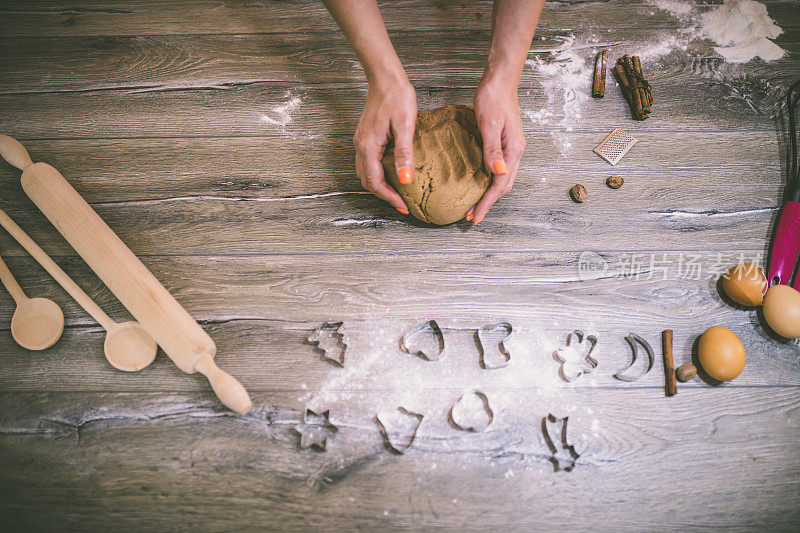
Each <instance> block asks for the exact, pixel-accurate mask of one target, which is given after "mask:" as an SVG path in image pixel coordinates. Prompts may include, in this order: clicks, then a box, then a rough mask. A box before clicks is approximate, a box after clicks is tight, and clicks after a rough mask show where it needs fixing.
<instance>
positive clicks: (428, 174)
mask: <svg viewBox="0 0 800 533" xmlns="http://www.w3.org/2000/svg"><path fill="white" fill-rule="evenodd" d="M383 170H384V173H385V174H386V180H387V181H388V182H389V183H390V184H391V186H392V187H394V188H395V189H396V190H397V192H398V193H400V196H402V197H403V200H405V202H406V205H407V206H408V210H409V212H410V213H411V214H412V215H414V216H415V217H416V218H418V219H420V220H422V221H423V222H429V223H431V224H438V225H444V224H451V223H453V222H455V221H457V220H460V219H462V218H464V216H465V215H466V214H467V210H468V209H469V208H470V207H472V206H473V205H475V204H476V203H478V200H480V199H481V197H482V196H483V193H484V192H486V189H488V188H489V185H491V183H492V177H491V174H490V173H489V169H488V168H487V167H486V165H485V163H484V161H483V142H482V141H481V134H480V131H479V130H478V123H477V121H476V120H475V110H474V109H472V108H471V107H469V106H465V105H456V106H452V105H449V106H446V107H441V108H439V109H434V110H433V111H420V112H419V113H418V114H417V130H416V132H415V133H414V182H413V183H410V184H408V185H403V184H401V183H400V180H399V179H398V177H397V171H396V170H395V167H394V142H392V141H390V142H389V145H388V146H387V147H386V152H385V153H384V154H383Z"/></svg>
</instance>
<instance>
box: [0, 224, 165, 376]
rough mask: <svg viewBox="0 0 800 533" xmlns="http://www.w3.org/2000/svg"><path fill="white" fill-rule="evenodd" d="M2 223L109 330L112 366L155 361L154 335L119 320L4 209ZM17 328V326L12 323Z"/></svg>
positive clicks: (137, 367)
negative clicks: (85, 290)
mask: <svg viewBox="0 0 800 533" xmlns="http://www.w3.org/2000/svg"><path fill="white" fill-rule="evenodd" d="M0 226H3V227H4V228H5V229H6V231H8V232H9V233H10V234H11V236H12V237H14V238H15V239H16V240H17V242H19V243H20V244H21V245H22V247H23V248H25V250H27V251H28V253H29V254H31V255H32V256H33V258H34V259H36V260H37V261H38V262H39V264H40V265H42V267H44V269H45V270H46V271H47V272H48V273H49V274H50V275H51V276H53V279H55V280H56V281H57V282H58V284H59V285H61V286H62V287H63V288H64V290H65V291H67V293H69V295H70V296H72V297H73V298H74V299H75V301H76V302H78V304H79V305H80V306H81V307H83V309H84V310H85V311H86V312H87V313H89V315H91V317H92V318H94V319H95V320H96V321H97V323H98V324H100V326H102V328H103V329H105V330H106V332H107V335H106V340H105V344H104V345H103V349H104V351H105V354H106V359H108V362H109V363H111V366H113V367H114V368H117V369H119V370H124V371H126V372H135V371H136V370H141V369H143V368H145V367H146V366H148V365H149V364H150V363H152V362H153V359H155V357H156V352H157V351H158V345H156V343H155V341H154V340H153V338H152V337H151V336H150V335H149V334H148V333H147V332H146V331H145V330H144V328H142V326H141V324H139V323H138V322H133V321H131V322H115V321H114V320H112V319H111V318H110V317H109V316H108V315H107V314H105V312H103V310H102V309H100V307H99V306H98V305H97V304H96V303H95V302H94V301H93V300H92V299H91V298H90V297H89V295H88V294H86V293H85V292H83V289H81V288H80V287H79V286H78V284H77V283H75V282H74V281H72V278H70V277H69V276H68V275H67V273H66V272H64V271H63V270H61V267H59V266H58V265H57V264H56V263H55V262H54V261H53V260H52V259H50V256H48V255H47V254H46V253H45V252H44V250H42V249H41V248H39V246H38V245H37V244H36V243H35V242H34V241H33V239H31V238H30V237H29V236H28V234H27V233H25V232H24V231H22V229H21V228H20V227H19V226H17V224H16V223H15V222H14V221H13V220H11V218H9V216H8V215H7V214H6V213H5V212H4V211H2V210H0ZM12 327H13V326H12Z"/></svg>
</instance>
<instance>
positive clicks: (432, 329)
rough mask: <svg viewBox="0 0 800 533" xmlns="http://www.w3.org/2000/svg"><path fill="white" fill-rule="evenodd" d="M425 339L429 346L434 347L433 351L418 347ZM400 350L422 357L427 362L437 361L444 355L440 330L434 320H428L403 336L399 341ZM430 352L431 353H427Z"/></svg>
mask: <svg viewBox="0 0 800 533" xmlns="http://www.w3.org/2000/svg"><path fill="white" fill-rule="evenodd" d="M425 337H428V340H429V341H432V342H429V344H431V345H434V347H433V349H431V347H430V346H426V347H424V348H423V347H420V346H419V345H420V342H419V341H421V340H423V339H424V338H425ZM400 348H401V349H402V350H403V351H404V352H406V353H410V354H412V355H416V356H418V357H422V358H423V359H427V360H428V361H438V360H439V359H441V358H442V356H443V355H444V350H445V343H444V335H443V334H442V329H441V328H440V327H439V324H437V323H436V321H435V320H428V321H427V322H423V323H422V324H420V325H418V326H416V327H415V328H414V329H412V330H411V331H409V332H408V333H406V334H405V335H403V338H402V339H401V340H400ZM428 352H431V353H428Z"/></svg>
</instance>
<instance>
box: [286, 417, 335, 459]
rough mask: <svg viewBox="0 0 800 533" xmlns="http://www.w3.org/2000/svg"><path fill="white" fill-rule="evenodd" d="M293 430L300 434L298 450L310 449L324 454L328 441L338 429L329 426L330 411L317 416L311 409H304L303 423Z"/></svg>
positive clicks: (331, 425)
mask: <svg viewBox="0 0 800 533" xmlns="http://www.w3.org/2000/svg"><path fill="white" fill-rule="evenodd" d="M294 430H295V431H296V432H297V433H299V434H300V448H302V449H306V448H312V449H314V450H316V451H320V452H324V451H325V449H326V448H327V446H328V439H329V438H332V437H333V435H334V434H335V433H336V432H337V431H339V428H337V427H336V426H334V425H333V424H331V421H330V411H325V412H324V413H319V414H317V413H315V412H314V411H312V410H311V409H306V411H305V413H304V414H303V421H302V422H301V423H300V424H298V425H296V426H295V427H294Z"/></svg>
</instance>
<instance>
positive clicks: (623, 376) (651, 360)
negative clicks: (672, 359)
mask: <svg viewBox="0 0 800 533" xmlns="http://www.w3.org/2000/svg"><path fill="white" fill-rule="evenodd" d="M625 340H626V341H628V344H629V345H630V347H631V352H633V355H632V356H631V364H630V365H628V366H627V367H625V368H623V369H622V370H620V371H619V372H617V373H616V374H614V377H615V378H617V379H618V380H620V381H636V380H637V379H640V378H641V377H643V376H644V375H645V374H647V373H648V372H650V370H652V369H653V365H654V364H655V353H654V352H653V347H652V346H650V343H649V342H647V341H646V340H644V339H643V338H642V337H640V336H639V335H637V334H635V333H631V334H629V335H628V336H627V337H625ZM637 344H638V345H640V346H641V347H642V348H644V351H645V353H646V354H647V363H646V365H644V366H642V365H641V364H640V365H636V362H637V360H639V348H638V346H637ZM634 366H638V367H639V368H634Z"/></svg>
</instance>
